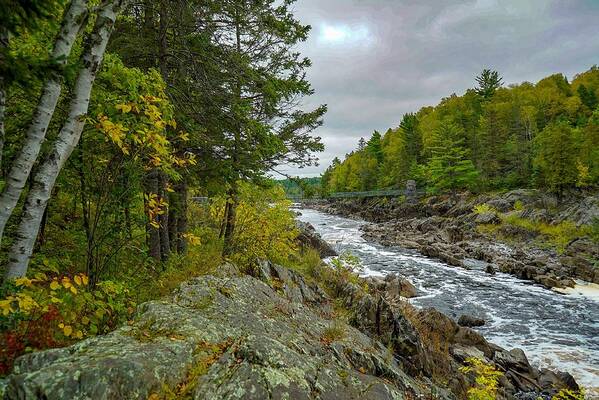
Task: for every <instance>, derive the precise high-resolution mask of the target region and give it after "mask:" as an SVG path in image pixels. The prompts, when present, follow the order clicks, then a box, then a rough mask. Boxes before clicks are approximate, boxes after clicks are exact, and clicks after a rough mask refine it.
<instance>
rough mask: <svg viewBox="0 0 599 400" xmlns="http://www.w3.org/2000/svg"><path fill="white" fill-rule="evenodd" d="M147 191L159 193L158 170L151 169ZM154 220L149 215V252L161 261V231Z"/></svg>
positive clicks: (147, 178)
mask: <svg viewBox="0 0 599 400" xmlns="http://www.w3.org/2000/svg"><path fill="white" fill-rule="evenodd" d="M144 186H145V192H146V194H147V195H150V194H157V193H158V176H157V171H150V173H149V174H148V176H147V177H146V178H145V182H144ZM151 222H152V221H150V219H149V217H148V222H147V223H146V233H147V242H148V253H149V255H150V257H152V258H153V259H154V260H156V261H160V260H161V257H160V231H159V229H158V228H156V227H154V226H152V224H151Z"/></svg>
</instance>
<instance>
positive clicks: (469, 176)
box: [427, 123, 478, 193]
mask: <svg viewBox="0 0 599 400" xmlns="http://www.w3.org/2000/svg"><path fill="white" fill-rule="evenodd" d="M459 136H460V135H459V128H458V127H457V126H455V125H454V124H452V123H443V124H442V125H441V126H440V128H439V131H438V145H437V146H436V147H434V148H433V149H432V157H431V159H430V160H429V162H428V167H427V170H428V171H427V172H428V180H429V188H430V190H431V191H432V192H435V193H438V192H445V191H451V192H455V191H456V190H459V189H467V188H471V187H473V186H474V184H475V183H476V180H477V178H478V171H477V170H476V168H475V167H474V164H473V163H472V161H471V160H470V159H468V149H466V148H465V147H464V139H463V138H460V137H459Z"/></svg>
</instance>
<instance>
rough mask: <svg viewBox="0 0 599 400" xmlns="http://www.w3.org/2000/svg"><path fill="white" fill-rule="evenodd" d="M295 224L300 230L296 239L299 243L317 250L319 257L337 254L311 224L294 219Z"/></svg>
mask: <svg viewBox="0 0 599 400" xmlns="http://www.w3.org/2000/svg"><path fill="white" fill-rule="evenodd" d="M296 226H297V228H298V229H299V232H300V233H299V236H298V238H297V240H298V242H299V243H300V244H301V245H303V246H307V247H311V248H313V249H315V250H317V251H318V253H319V254H320V257H321V258H325V257H335V256H338V255H339V254H338V253H337V252H336V251H335V250H334V249H333V247H331V245H330V244H329V243H327V242H326V241H324V240H323V239H322V237H321V236H320V234H318V232H316V229H314V227H313V226H312V225H311V224H309V223H307V222H302V221H298V220H296Z"/></svg>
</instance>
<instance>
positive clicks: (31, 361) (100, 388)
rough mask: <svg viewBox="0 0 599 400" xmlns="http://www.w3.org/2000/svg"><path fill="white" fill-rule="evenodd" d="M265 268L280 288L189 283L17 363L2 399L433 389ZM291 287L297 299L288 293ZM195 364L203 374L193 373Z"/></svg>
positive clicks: (394, 394)
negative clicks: (99, 332) (189, 388)
mask: <svg viewBox="0 0 599 400" xmlns="http://www.w3.org/2000/svg"><path fill="white" fill-rule="evenodd" d="M261 269H262V270H263V272H264V273H268V274H270V279H271V282H273V281H274V280H276V281H277V282H279V283H276V282H273V286H272V287H271V286H269V285H267V284H265V283H264V282H262V281H261V280H259V279H256V278H253V277H250V276H232V277H222V278H221V277H214V276H203V277H199V278H195V279H192V280H191V281H189V282H187V283H184V284H182V285H181V286H180V287H179V289H178V290H177V291H175V293H173V295H172V296H171V297H169V298H168V299H165V300H163V301H152V302H149V303H144V304H142V305H140V306H139V310H138V314H137V316H136V318H135V320H134V321H133V322H132V324H131V325H127V326H124V327H122V328H120V329H118V330H116V331H115V332H113V333H111V334H108V335H106V336H99V337H95V338H91V339H86V340H84V341H81V342H79V343H77V344H75V345H73V346H71V347H67V348H64V349H55V350H47V351H42V352H38V353H32V354H27V355H25V356H22V357H21V358H19V359H18V360H17V362H16V366H15V371H14V373H13V374H11V375H10V376H9V377H8V378H7V388H6V393H5V397H4V398H5V399H47V400H53V399H57V400H58V399H94V400H95V399H100V400H102V399H107V400H108V399H117V400H118V399H147V398H148V397H149V396H151V395H152V394H154V393H157V394H159V393H162V392H163V390H164V387H165V386H166V387H170V388H171V389H174V388H176V387H177V385H178V384H180V383H181V382H187V383H189V384H195V390H194V392H193V397H194V398H195V399H198V400H199V399H223V400H224V399H265V398H272V399H284V398H287V399H291V398H293V399H335V398H337V399H346V398H347V399H352V398H356V399H357V398H360V399H372V400H383V399H398V400H399V399H404V398H406V397H413V398H414V397H418V396H422V395H424V393H427V392H428V391H430V389H429V388H428V387H427V386H429V384H428V383H425V382H420V381H417V380H416V379H414V378H411V377H410V376H408V375H407V374H406V373H405V372H404V371H403V370H402V368H401V365H400V364H398V363H397V362H396V361H395V358H394V356H393V354H392V353H391V352H390V351H389V350H388V349H387V348H386V347H385V346H384V345H382V344H381V343H380V342H378V341H376V340H373V339H371V338H369V337H368V336H366V335H365V334H363V333H362V332H360V331H359V330H357V329H355V328H353V327H351V326H347V325H345V324H343V323H342V322H334V321H332V320H330V319H328V317H327V316H326V315H323V314H326V313H323V312H322V308H321V307H320V306H319V307H312V306H311V304H317V303H319V302H326V301H328V300H326V299H325V298H324V297H323V294H322V293H320V290H319V289H316V288H314V287H311V286H310V285H309V284H308V283H306V282H305V281H303V279H301V277H299V276H298V275H297V274H295V273H293V272H292V271H289V270H286V269H284V268H282V267H279V266H275V265H272V264H270V265H268V264H266V265H263V266H262V268H261ZM294 285H297V289H298V291H297V292H292V291H286V290H285V289H284V287H285V286H288V287H291V286H294ZM335 324H337V325H335ZM332 326H337V328H335V329H336V332H337V333H335V334H334V335H333V334H332V333H328V332H329V331H330V330H331V327H332ZM398 335H399V334H398ZM400 338H403V334H402V335H399V337H398V338H397V340H399V339H400ZM206 360H210V361H206ZM202 363H204V364H202ZM197 365H205V371H204V372H202V373H200V374H193V373H191V372H190V371H192V370H194V368H196V367H195V366H197ZM439 392H441V393H443V390H441V389H439ZM443 398H445V399H451V398H453V397H451V396H449V395H446V396H443Z"/></svg>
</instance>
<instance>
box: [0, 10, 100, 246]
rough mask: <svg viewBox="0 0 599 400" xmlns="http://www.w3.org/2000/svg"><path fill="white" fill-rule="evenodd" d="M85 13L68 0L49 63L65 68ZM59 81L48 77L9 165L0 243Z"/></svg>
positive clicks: (0, 206)
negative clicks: (17, 149) (19, 148)
mask: <svg viewBox="0 0 599 400" xmlns="http://www.w3.org/2000/svg"><path fill="white" fill-rule="evenodd" d="M87 12H88V11H87V1H86V0H73V1H71V4H70V6H69V8H68V10H67V12H66V13H65V15H64V17H63V21H62V26H61V28H60V32H59V34H58V36H57V38H56V41H55V43H54V50H53V51H52V56H51V57H52V59H53V60H57V62H58V64H59V65H63V66H64V65H66V62H67V58H68V56H69V54H70V53H71V49H72V47H73V43H74V42H75V40H76V39H77V34H78V33H79V31H80V30H81V27H82V25H83V23H84V21H85V19H86V16H87ZM61 80H62V79H61V76H59V75H58V74H51V75H50V77H49V78H48V80H47V81H46V83H45V84H44V87H43V89H42V95H41V97H40V100H39V102H38V105H37V109H36V110H35V112H34V114H33V120H32V121H31V125H30V126H29V129H28V130H27V134H26V136H25V141H24V142H23V144H22V145H21V151H20V152H19V154H18V155H17V156H16V158H15V160H14V162H13V163H12V167H11V168H10V172H9V173H8V176H7V179H6V184H5V186H4V188H3V190H2V194H0V241H1V240H2V236H3V234H4V228H5V227H6V223H7V222H8V219H9V218H10V216H11V214H12V212H13V210H14V208H15V206H16V205H17V203H18V201H19V198H20V197H21V193H22V192H23V188H24V187H25V183H26V182H27V178H29V174H30V173H31V168H32V167H33V164H34V163H35V161H36V159H37V157H38V155H39V152H40V148H41V145H42V142H43V140H44V138H45V136H46V131H47V129H48V125H49V124H50V120H51V119H52V115H53V114H54V110H55V108H56V104H57V102H58V98H59V97H60V92H61V89H62V87H61ZM88 97H89V96H88ZM0 108H1V106H0ZM86 109H87V107H86Z"/></svg>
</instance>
